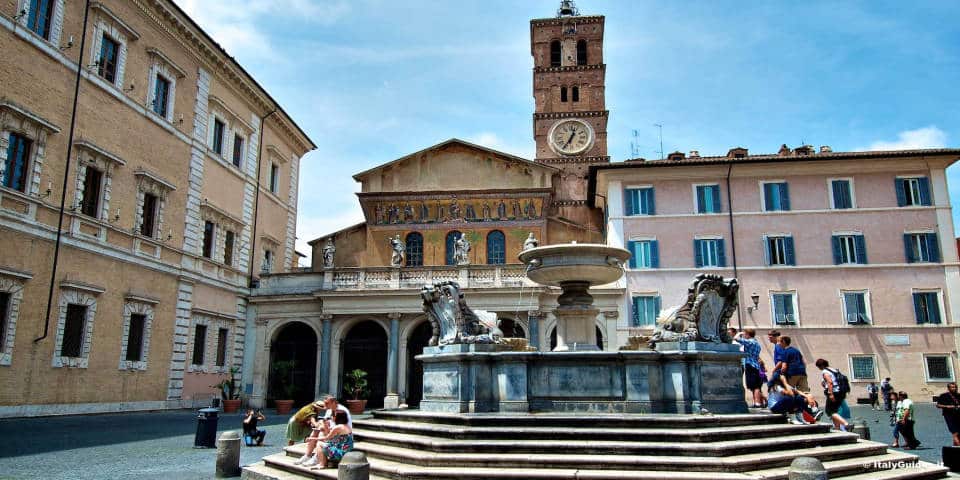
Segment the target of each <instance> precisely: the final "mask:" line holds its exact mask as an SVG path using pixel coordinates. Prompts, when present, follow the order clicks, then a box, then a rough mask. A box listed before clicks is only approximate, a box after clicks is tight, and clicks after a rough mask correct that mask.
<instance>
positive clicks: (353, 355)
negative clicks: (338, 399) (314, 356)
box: [340, 320, 387, 409]
mask: <svg viewBox="0 0 960 480" xmlns="http://www.w3.org/2000/svg"><path fill="white" fill-rule="evenodd" d="M340 350H341V351H342V352H343V357H342V361H341V362H340V365H342V366H343V367H342V368H341V370H340V388H341V391H340V395H341V396H342V397H343V400H349V399H350V398H351V397H350V395H349V394H348V393H347V392H344V391H343V385H344V380H345V378H346V374H347V372H351V371H353V370H356V369H360V370H363V371H365V372H367V386H368V387H369V389H370V391H369V393H368V395H367V409H374V408H381V407H383V397H384V396H386V395H387V332H386V331H385V330H384V329H383V327H382V326H380V324H379V323H377V322H374V321H372V320H368V321H365V322H361V323H358V324H356V325H354V326H353V328H351V329H350V331H349V332H348V333H347V336H346V337H345V338H344V339H343V343H342V345H341V349H340Z"/></svg>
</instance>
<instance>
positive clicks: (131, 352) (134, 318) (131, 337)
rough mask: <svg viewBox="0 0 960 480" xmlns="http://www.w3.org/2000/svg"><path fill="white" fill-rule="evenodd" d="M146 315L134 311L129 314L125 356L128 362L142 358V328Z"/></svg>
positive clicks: (145, 321)
mask: <svg viewBox="0 0 960 480" xmlns="http://www.w3.org/2000/svg"><path fill="white" fill-rule="evenodd" d="M146 323H147V317H146V316H144V315H142V314H139V313H134V314H131V315H130V330H129V331H128V332H127V358H126V360H128V361H130V362H139V361H141V360H143V329H144V326H145V325H146Z"/></svg>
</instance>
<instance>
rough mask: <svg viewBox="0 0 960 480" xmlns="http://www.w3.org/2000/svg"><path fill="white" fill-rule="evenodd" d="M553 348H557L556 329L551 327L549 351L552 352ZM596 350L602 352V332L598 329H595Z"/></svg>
mask: <svg viewBox="0 0 960 480" xmlns="http://www.w3.org/2000/svg"><path fill="white" fill-rule="evenodd" d="M554 348H557V327H553V330H551V331H550V351H551V352H552V351H553V349H554ZM597 348H599V349H600V350H603V332H602V331H601V330H600V327H597Z"/></svg>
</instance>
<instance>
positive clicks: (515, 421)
mask: <svg viewBox="0 0 960 480" xmlns="http://www.w3.org/2000/svg"><path fill="white" fill-rule="evenodd" d="M373 416H374V418H375V419H376V420H377V421H379V420H395V421H406V422H418V423H430V424H443V425H460V426H470V427H497V426H500V427H549V426H558V427H565V428H569V427H594V428H663V429H690V428H707V427H735V426H746V425H758V424H781V425H782V424H783V423H784V422H785V419H784V417H783V415H777V414H773V413H744V414H726V415H688V414H668V413H658V414H624V413H593V412H591V413H584V412H578V413H555V412H551V413H518V414H509V413H469V414H460V413H439V412H424V411H420V410H382V411H374V412H373ZM367 421H369V420H367Z"/></svg>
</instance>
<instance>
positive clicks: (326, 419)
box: [294, 395, 353, 465]
mask: <svg viewBox="0 0 960 480" xmlns="http://www.w3.org/2000/svg"><path fill="white" fill-rule="evenodd" d="M323 406H324V407H326V409H327V410H326V411H325V412H324V414H323V416H320V415H319V414H317V416H316V418H311V419H310V425H311V427H313V432H311V433H310V436H309V437H307V439H306V442H307V452H306V453H305V454H304V455H303V456H302V457H300V459H299V460H297V461H296V462H294V464H295V465H301V464H304V463H305V462H307V461H308V460H309V459H310V457H312V456H313V454H314V450H315V449H316V448H317V443H318V442H319V441H320V438H321V437H325V436H326V435H327V434H328V433H330V430H332V429H333V427H335V426H336V423H335V422H334V418H336V413H343V414H344V415H346V416H347V426H348V427H350V428H351V429H352V428H353V417H352V416H351V415H350V410H349V409H347V407H345V406H343V405H342V404H341V403H340V402H338V401H337V399H336V397H334V396H333V395H327V396H325V397H323Z"/></svg>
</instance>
